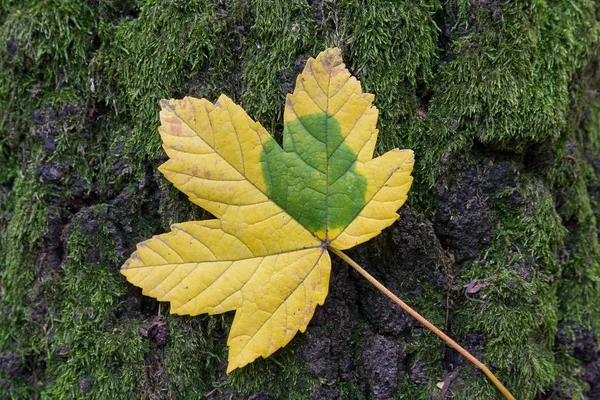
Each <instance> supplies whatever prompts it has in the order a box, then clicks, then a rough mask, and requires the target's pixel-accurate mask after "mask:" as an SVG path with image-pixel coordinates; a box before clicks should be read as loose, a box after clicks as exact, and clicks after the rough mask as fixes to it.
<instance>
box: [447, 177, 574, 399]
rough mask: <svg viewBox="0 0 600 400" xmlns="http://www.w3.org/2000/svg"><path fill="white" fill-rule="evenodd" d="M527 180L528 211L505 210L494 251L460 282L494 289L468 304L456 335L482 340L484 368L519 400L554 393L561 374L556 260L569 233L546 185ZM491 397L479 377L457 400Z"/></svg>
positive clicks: (459, 310)
mask: <svg viewBox="0 0 600 400" xmlns="http://www.w3.org/2000/svg"><path fill="white" fill-rule="evenodd" d="M521 178H522V179H523V183H522V187H520V188H519V190H520V191H521V192H522V193H523V195H524V196H525V198H524V202H523V203H524V204H526V205H527V206H525V207H524V208H523V209H521V210H514V209H505V210H502V209H501V211H500V216H499V223H498V224H497V226H496V227H495V230H494V232H495V234H494V238H493V242H492V244H491V246H490V247H489V248H488V249H487V250H486V251H485V253H484V254H483V255H482V257H481V258H479V259H476V260H474V261H473V262H472V263H471V264H470V265H469V266H468V267H467V268H466V269H465V270H464V272H463V274H462V276H461V281H462V285H466V284H468V283H469V282H471V281H473V280H475V279H477V280H479V281H480V282H482V283H484V284H486V285H489V286H487V287H485V288H483V289H482V290H481V291H480V292H478V293H477V294H474V295H472V297H471V298H469V297H468V296H462V299H460V302H459V303H458V304H456V305H455V306H456V309H457V314H458V318H457V319H456V320H455V321H453V324H452V325H453V332H455V333H456V334H466V333H468V332H475V333H480V334H482V335H483V337H484V338H486V343H485V345H484V351H483V361H484V362H487V363H490V362H492V360H493V363H494V370H495V373H496V375H497V376H498V377H499V378H500V380H501V381H504V382H505V384H506V385H507V387H509V388H511V389H512V392H513V394H514V395H515V396H516V397H517V398H521V399H530V398H534V397H535V395H536V394H538V393H540V392H542V391H544V390H545V389H546V388H548V387H550V386H552V384H553V383H554V381H555V378H556V375H557V372H558V371H557V366H556V365H555V363H554V354H553V351H552V345H553V342H554V337H555V335H556V328H557V323H558V305H559V300H558V298H557V295H556V289H557V281H556V278H557V277H558V276H559V274H560V266H559V263H558V260H557V259H556V256H555V254H556V251H557V250H558V248H560V245H561V244H562V240H563V238H564V235H565V230H564V228H563V227H562V224H561V221H560V218H559V217H558V215H557V214H556V211H555V209H554V204H553V201H552V197H551V196H550V193H549V192H548V191H547V190H545V189H544V187H543V186H542V185H541V182H540V181H539V180H537V179H535V178H533V177H531V176H524V175H522V176H521ZM462 285H461V286H462ZM473 299H475V300H473ZM493 393H494V389H492V388H491V385H490V384H489V382H488V381H487V380H486V379H485V378H483V377H481V378H480V379H479V380H474V381H472V382H470V383H469V384H468V385H466V386H465V387H463V388H462V389H461V390H460V391H459V392H458V393H457V398H465V399H467V398H469V399H472V398H491V397H492V396H493Z"/></svg>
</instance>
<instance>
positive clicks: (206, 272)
mask: <svg viewBox="0 0 600 400" xmlns="http://www.w3.org/2000/svg"><path fill="white" fill-rule="evenodd" d="M373 99H374V96H373V95H372V94H367V93H363V92H362V89H361V86H360V83H359V82H358V81H357V80H356V78H354V77H352V76H351V75H350V73H349V72H348V70H347V69H346V68H345V66H344V64H343V63H342V59H341V52H340V50H339V49H329V50H326V51H324V52H322V53H321V54H319V56H318V57H317V58H316V59H312V58H311V59H309V60H308V62H307V64H306V67H305V69H304V71H303V73H302V74H301V75H299V76H298V79H297V82H296V89H295V90H294V93H293V94H290V95H288V96H287V99H286V104H285V113H284V140H283V142H284V143H283V147H281V146H279V144H278V143H276V142H275V141H274V140H273V138H272V137H271V136H270V135H269V133H268V132H267V131H266V130H265V129H264V128H263V127H262V126H261V125H260V123H258V122H255V121H253V120H252V119H251V118H250V117H249V116H248V115H247V114H246V112H245V111H244V110H243V109H242V108H241V107H239V106H237V105H236V104H234V103H233V102H232V101H231V99H229V98H228V97H227V96H225V95H221V97H220V98H219V100H218V101H217V103H215V104H212V103H211V102H209V101H207V100H205V99H201V100H199V99H195V98H191V97H186V98H184V99H183V100H168V101H167V100H163V101H162V102H161V105H162V111H161V114H160V117H161V127H160V128H159V132H160V135H161V137H162V140H163V142H164V145H163V147H164V149H165V151H166V152H167V155H168V156H169V160H168V161H167V162H165V163H164V164H163V165H162V166H160V168H159V169H160V171H161V172H162V173H163V174H164V175H165V177H166V178H167V179H169V180H170V181H171V182H173V184H174V185H175V186H176V187H177V188H178V189H179V190H181V191H183V192H184V193H186V194H187V195H188V196H189V199H190V201H192V202H194V203H195V204H197V205H199V206H200V207H202V208H204V209H206V210H208V211H209V212H210V213H212V214H213V215H214V216H215V217H216V218H217V219H214V220H208V221H199V222H186V223H182V224H177V225H173V226H172V231H171V232H170V233H166V234H163V235H159V236H155V237H153V238H152V239H149V240H147V241H145V242H143V243H140V244H138V246H137V250H136V251H135V252H134V253H133V255H132V256H131V258H129V260H127V262H125V264H124V265H123V266H122V268H121V273H122V274H123V275H125V276H126V277H127V279H128V280H129V281H130V282H131V283H133V284H134V285H136V286H139V287H141V288H142V289H143V293H144V295H148V296H152V297H156V298H157V299H158V300H160V301H169V302H170V303H171V312H172V313H175V314H189V315H197V314H202V313H209V314H217V313H223V312H226V311H233V310H235V311H236V314H235V318H234V321H233V325H232V327H231V332H230V335H229V339H228V345H229V366H228V369H227V371H228V372H230V371H232V370H233V369H235V368H238V367H242V366H244V365H246V364H248V363H249V362H252V361H254V360H255V359H256V358H258V357H259V356H262V357H268V356H269V355H271V354H272V353H273V352H274V351H276V350H277V349H279V348H281V347H283V346H285V345H286V344H287V343H288V342H289V341H290V340H291V339H292V338H293V337H294V335H295V334H296V332H298V331H299V330H300V331H302V332H304V330H305V329H306V326H307V325H308V322H309V321H310V319H311V318H312V316H313V314H314V311H315V308H316V306H317V304H319V305H320V304H323V302H324V301H325V297H326V296H327V291H328V286H329V275H330V268H331V261H330V258H329V253H328V251H327V249H328V247H331V248H335V249H339V250H343V249H347V248H350V247H353V246H355V245H357V244H359V243H362V242H365V241H367V240H369V239H370V238H372V237H373V236H376V235H377V234H379V233H380V232H381V230H382V229H384V228H385V227H387V226H389V225H390V224H392V223H393V222H394V221H395V220H396V219H397V218H398V214H396V211H397V209H398V208H399V207H400V206H401V205H402V204H403V203H404V201H405V200H406V194H407V192H408V190H409V188H410V185H411V183H412V177H411V176H410V173H411V171H412V167H413V153H412V151H410V150H397V149H396V150H392V151H390V152H388V153H386V154H384V155H383V156H381V157H377V158H375V159H373V158H372V157H373V149H374V147H375V142H376V140H377V133H378V132H377V129H376V122H377V109H376V108H375V107H374V106H373V105H372V102H373Z"/></svg>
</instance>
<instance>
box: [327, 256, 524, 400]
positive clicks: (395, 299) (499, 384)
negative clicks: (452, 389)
mask: <svg viewBox="0 0 600 400" xmlns="http://www.w3.org/2000/svg"><path fill="white" fill-rule="evenodd" d="M329 250H331V251H332V252H333V253H335V254H336V255H337V256H338V257H340V258H341V259H342V260H344V261H346V262H347V263H348V264H349V265H350V266H351V267H352V268H354V269H355V270H356V271H357V272H358V273H359V274H361V275H362V276H364V277H365V278H366V279H367V280H368V281H369V282H371V283H372V284H373V286H375V287H376V288H377V289H379V290H380V291H381V292H382V293H383V294H385V295H386V296H387V297H389V298H390V299H392V301H393V302H394V303H396V304H398V305H399V306H400V307H402V309H403V310H404V311H406V312H407V313H408V314H410V315H411V316H412V317H413V318H415V319H416V320H417V321H419V322H420V323H421V324H423V325H424V326H425V327H426V328H428V329H429V330H430V331H432V332H433V333H435V334H436V335H438V336H439V337H440V339H442V340H443V341H444V342H446V343H448V344H449V345H450V346H451V347H453V348H454V349H455V350H456V351H458V352H459V353H460V354H462V355H463V356H464V357H465V358H466V359H467V360H469V361H470V362H471V363H473V364H474V365H475V366H476V367H477V368H479V369H480V370H481V371H483V373H484V374H485V375H486V376H487V377H488V378H489V380H491V381H492V383H493V384H494V385H495V386H496V387H497V388H498V390H499V391H500V392H501V393H502V395H504V397H505V398H506V399H508V400H515V397H514V396H513V395H512V394H511V393H510V392H509V391H508V389H507V388H506V387H505V386H504V385H503V384H502V382H500V381H499V380H498V378H496V376H495V375H494V374H493V373H492V371H490V370H489V369H488V367H486V366H485V365H484V364H483V363H482V362H481V361H479V360H478V359H477V358H475V357H474V356H472V355H471V353H469V352H468V351H467V350H465V349H464V348H463V347H462V346H461V345H459V344H458V343H456V342H455V341H454V340H452V339H451V338H450V337H449V336H448V335H446V334H445V333H444V332H442V331H441V330H439V329H438V328H437V327H436V326H435V325H433V324H432V323H431V322H429V321H427V320H426V319H425V318H424V317H423V316H422V315H421V314H419V313H418V312H416V311H415V310H413V309H412V308H410V306H409V305H408V304H406V303H405V302H403V301H402V300H400V298H399V297H398V296H396V295H395V294H394V293H392V292H391V291H390V290H389V289H388V288H386V287H385V286H383V285H382V284H381V283H380V282H379V281H378V280H377V279H375V278H374V277H373V276H372V275H371V274H369V273H368V272H367V271H365V269H364V268H363V267H361V266H360V265H358V264H357V263H356V262H355V261H354V260H353V259H351V258H350V257H348V256H347V255H346V254H344V253H343V252H342V251H341V250H338V249H334V248H332V247H329Z"/></svg>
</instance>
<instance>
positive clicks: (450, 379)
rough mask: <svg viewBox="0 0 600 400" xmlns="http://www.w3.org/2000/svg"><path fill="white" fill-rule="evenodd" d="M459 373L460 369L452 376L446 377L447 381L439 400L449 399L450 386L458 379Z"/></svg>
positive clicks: (445, 380)
mask: <svg viewBox="0 0 600 400" xmlns="http://www.w3.org/2000/svg"><path fill="white" fill-rule="evenodd" d="M458 371H459V368H456V369H455V370H454V371H453V372H452V373H451V374H450V375H448V376H447V377H446V379H444V387H443V388H442V391H441V392H440V397H439V400H446V399H448V393H449V392H450V385H451V384H452V382H453V381H454V380H455V379H456V378H457V377H458Z"/></svg>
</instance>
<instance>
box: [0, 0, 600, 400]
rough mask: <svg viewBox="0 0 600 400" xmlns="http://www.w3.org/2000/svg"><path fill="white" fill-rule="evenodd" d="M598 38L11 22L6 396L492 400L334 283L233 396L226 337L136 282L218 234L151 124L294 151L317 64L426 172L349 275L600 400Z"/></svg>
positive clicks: (584, 14) (324, 19)
mask: <svg viewBox="0 0 600 400" xmlns="http://www.w3.org/2000/svg"><path fill="white" fill-rule="evenodd" d="M599 15H600V7H599V6H598V5H597V4H595V3H594V2H593V1H591V0H556V1H553V2H545V1H538V0H531V1H495V0H486V1H483V0H482V1H476V0H473V1H466V0H450V1H446V2H444V1H424V0H423V1H409V0H398V1H395V2H391V1H387V0H381V1H366V0H365V1H359V0H340V1H323V2H321V1H310V0H292V1H287V0H286V1H283V0H280V1H276V2H273V1H268V0H255V1H250V0H238V1H209V0H187V1H185V0H169V1H164V0H163V1H160V0H137V1H134V0H107V1H89V0H47V1H39V0H38V1H35V0H21V1H16V0H4V1H2V2H0V279H1V281H0V303H1V305H2V310H1V311H2V312H1V313H0V397H2V398H39V397H45V398H78V397H84V396H87V397H90V398H98V399H106V398H115V399H121V398H134V397H140V398H148V399H153V398H198V397H201V396H206V398H209V399H221V398H223V399H224V398H236V399H237V398H239V399H242V398H253V399H263V398H264V399H266V398H270V399H286V398H287V399H303V398H314V399H335V398H341V399H361V398H374V399H387V398H398V399H430V398H449V397H452V398H456V399H492V398H498V397H499V395H498V393H497V392H496V390H495V389H494V387H493V386H491V384H490V383H489V382H488V381H487V380H486V379H485V378H484V376H483V375H482V374H481V373H480V372H478V371H477V370H475V369H474V368H473V367H472V366H470V365H468V364H467V363H466V362H465V361H464V359H462V358H461V357H459V356H458V355H457V353H456V352H454V351H453V350H450V349H448V347H446V346H445V345H444V344H443V343H441V342H440V340H439V339H437V338H436V337H435V336H434V335H432V334H431V333H430V332H428V331H424V330H423V328H422V327H421V326H420V325H419V324H418V323H416V322H415V321H413V320H412V319H411V318H409V317H407V315H406V314H404V313H403V312H401V311H400V310H398V309H397V308H396V306H394V305H393V303H392V302H391V301H389V300H387V299H386V298H384V297H383V296H382V295H381V294H380V293H379V292H377V291H376V290H375V289H373V288H372V287H371V286H369V285H368V284H367V283H366V282H365V281H364V280H363V279H362V278H361V277H360V276H359V275H357V274H356V273H354V271H352V270H350V269H349V267H348V266H346V265H344V264H343V263H342V262H340V261H339V260H335V261H334V266H333V273H332V279H331V287H330V295H329V297H328V299H327V301H326V303H325V305H324V306H323V307H320V308H319V309H318V310H317V313H316V315H315V317H314V320H313V321H312V322H311V324H310V326H309V328H308V330H307V332H306V333H305V334H299V335H298V336H297V337H296V338H295V339H294V340H293V341H292V342H291V343H290V345H288V346H287V347H286V348H285V349H283V350H280V351H278V352H277V353H276V354H275V355H273V356H272V357H270V358H269V359H268V360H262V359H261V360H258V361H256V362H255V363H253V364H251V365H249V366H247V367H245V368H243V369H242V370H239V371H235V372H234V373H232V374H231V375H229V376H227V375H226V374H225V360H226V352H227V349H226V337H227V333H228V328H229V326H230V323H231V320H232V315H230V314H227V315H224V316H223V315H222V316H199V317H194V318H185V317H184V318H181V317H174V316H171V315H169V314H168V305H167V304H158V303H157V302H156V301H154V300H153V299H150V298H146V297H143V296H142V295H141V293H140V290H139V289H137V288H135V287H132V286H131V285H130V284H128V283H127V282H126V281H125V279H124V278H123V277H122V276H121V275H120V274H119V266H120V265H121V263H122V262H123V261H124V260H125V259H126V258H127V257H128V256H129V255H130V253H131V252H132V251H133V249H134V247H135V244H136V243H137V242H139V241H141V240H144V239H146V238H148V237H150V236H151V235H152V234H157V233H163V232H166V231H167V230H168V229H169V225H170V224H171V223H175V222H180V221H186V220H191V219H196V220H197V219H202V218H206V217H207V215H206V214H205V213H204V212H203V211H202V210H200V209H199V208H197V207H195V206H193V205H192V204H191V203H190V202H189V201H187V199H186V198H185V196H184V195H182V194H181V193H179V192H178V191H177V190H176V189H174V188H173V187H172V186H171V185H170V184H169V183H168V182H166V181H165V179H164V178H163V177H162V176H161V175H160V174H159V173H158V172H157V170H156V167H157V166H158V165H159V164H160V163H161V162H162V161H164V159H165V156H164V154H163V151H162V149H161V146H160V145H161V143H160V138H159V136H158V134H157V131H156V128H157V125H158V109H159V107H158V101H159V100H160V99H161V98H170V97H182V96H184V95H192V96H195V97H207V98H208V99H211V100H215V99H216V98H217V96H218V95H219V94H220V93H226V94H227V95H229V96H230V97H232V98H233V99H234V100H235V101H236V102H238V103H239V104H241V105H242V106H243V107H244V108H245V109H246V110H247V111H248V113H249V115H250V116H252V117H253V118H254V119H256V120H258V121H260V122H261V123H262V124H263V125H264V126H265V127H266V128H267V129H268V130H269V131H270V132H274V133H275V134H276V135H280V133H281V128H282V109H283V104H284V97H285V94H286V93H287V92H289V91H290V90H291V89H292V88H293V85H294V81H295V77H296V75H297V74H298V72H299V71H300V70H301V68H302V67H303V65H304V62H305V60H306V59H307V57H309V56H315V55H316V54H317V53H318V52H319V51H321V50H323V49H324V48H326V47H331V46H339V47H341V48H342V51H343V54H344V59H345V60H346V62H347V66H348V67H349V69H350V70H351V72H352V73H353V74H355V75H356V76H357V77H358V78H359V79H360V80H361V82H362V83H363V85H364V87H365V88H366V89H367V90H368V91H369V92H371V93H374V94H375V95H376V105H377V107H378V108H379V110H380V121H379V127H380V143H379V148H378V151H379V152H383V151H385V150H388V149H390V148H393V147H401V148H412V149H413V150H415V154H416V171H415V185H414V187H413V189H412V191H411V192H410V194H409V202H408V203H407V205H405V206H404V208H403V209H402V210H401V218H400V220H399V221H398V222H397V223H396V224H395V225H394V226H393V227H391V228H390V229H388V230H387V231H386V232H384V233H383V234H382V235H380V236H379V237H378V238H376V239H374V240H372V241H370V242H368V243H366V244H364V245H361V246H360V247H358V248H356V249H355V250H353V251H352V252H350V255H351V256H352V257H353V258H355V259H356V260H357V261H359V262H360V263H361V264H362V265H363V266H364V267H365V268H367V269H368V270H369V271H370V272H372V273H373V274H374V275H375V276H376V277H378V278H379V279H380V280H381V281H382V282H383V283H384V284H386V286H388V287H389V288H390V289H392V290H393V291H394V292H396V293H397V294H398V295H399V296H400V297H401V298H403V299H405V300H406V301H407V302H408V303H410V304H411V305H412V306H413V307H414V308H415V309H417V310H418V311H420V312H421V313H422V314H423V315H424V316H426V317H427V318H428V319H430V320H432V321H433V322H434V323H436V324H437V325H438V326H440V327H441V328H443V329H444V330H446V331H447V332H448V333H449V334H450V335H451V336H453V337H454V338H455V339H456V340H457V341H458V342H459V343H462V344H463V345H464V346H465V347H467V348H468V349H469V350H470V351H471V352H472V353H474V354H475V355H477V356H478V357H480V358H481V359H482V360H483V361H484V362H485V363H486V364H487V365H488V366H490V368H491V369H492V370H494V371H495V372H496V373H497V375H498V377H499V378H500V379H501V380H502V381H503V382H505V383H506V385H507V386H508V387H509V388H510V389H511V390H512V391H513V393H514V394H515V395H516V397H517V398H518V399H546V398H552V399H567V398H569V399H583V398H586V396H587V398H590V399H591V398H599V397H600V372H599V371H600V357H599V355H598V347H597V333H598V332H600V309H599V308H600V246H599V244H598V232H599V226H598V217H599V213H600V207H599V203H598V201H599V200H598V196H600V102H599V101H598V100H597V99H596V97H597V96H598V90H600V89H599V88H600V83H599V82H600V76H599V74H598V65H599V64H598V63H599V60H600V58H599V52H598V50H599V46H600V45H599V38H600V22H599ZM279 137H280V136H279ZM439 382H444V384H445V386H446V389H443V390H440V388H439V387H438V386H436V384H438V383H439ZM448 388H449V390H448Z"/></svg>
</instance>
